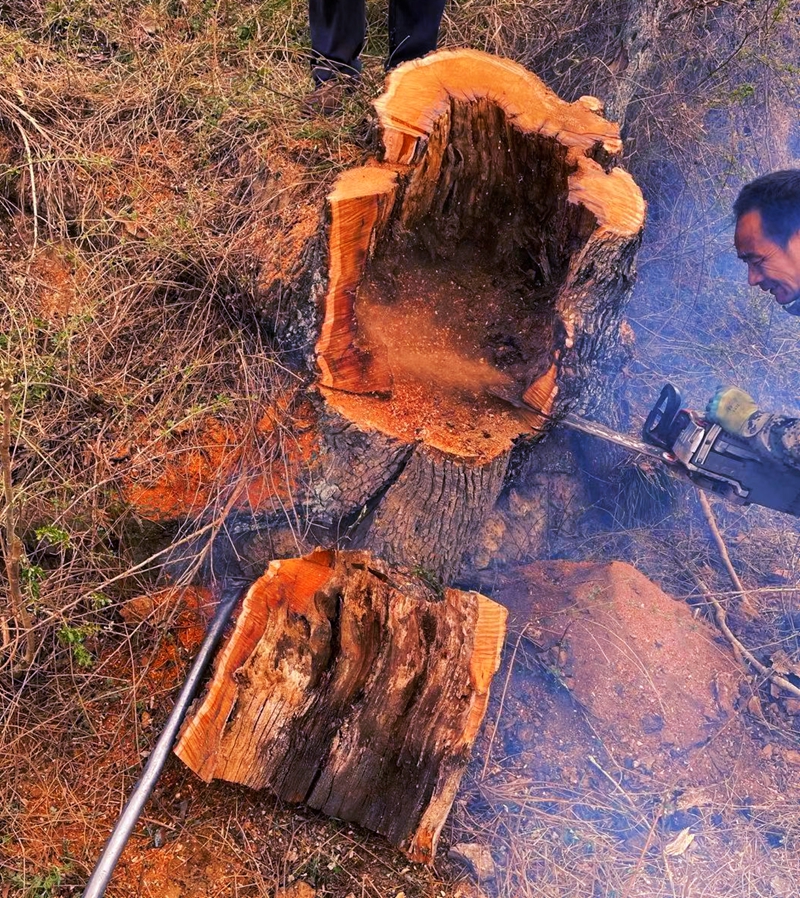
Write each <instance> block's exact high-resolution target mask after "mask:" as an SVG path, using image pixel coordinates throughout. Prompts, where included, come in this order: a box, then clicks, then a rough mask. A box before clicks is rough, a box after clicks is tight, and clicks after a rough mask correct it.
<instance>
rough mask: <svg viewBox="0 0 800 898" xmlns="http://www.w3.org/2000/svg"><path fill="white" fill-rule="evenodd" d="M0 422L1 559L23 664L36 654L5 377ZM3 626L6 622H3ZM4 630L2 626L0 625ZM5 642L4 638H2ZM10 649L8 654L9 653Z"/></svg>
mask: <svg viewBox="0 0 800 898" xmlns="http://www.w3.org/2000/svg"><path fill="white" fill-rule="evenodd" d="M0 389H1V390H2V399H1V400H0V401H1V402H2V411H3V424H2V431H0V468H2V472H3V498H4V500H5V506H6V508H5V512H6V513H5V519H4V522H3V527H4V530H5V553H4V554H5V561H6V576H7V577H8V597H9V600H10V602H11V613H12V614H13V615H14V618H15V619H16V621H17V625H18V626H19V627H20V628H21V629H22V630H23V632H24V633H25V641H26V650H25V663H26V664H31V663H33V659H34V657H35V655H36V638H35V636H34V632H33V619H32V618H31V615H30V612H29V611H28V609H27V607H26V605H25V597H24V596H23V594H22V587H21V585H20V573H19V566H20V559H21V557H22V541H21V540H20V538H19V536H18V535H17V519H16V508H15V507H14V488H13V485H12V482H11V381H10V380H9V379H8V378H6V379H5V380H4V381H3V383H2V387H0ZM6 627H7V625H6ZM3 629H4V631H5V629H6V628H3ZM4 635H5V634H4ZM4 642H5V639H4ZM13 651H14V650H13V648H12V654H13Z"/></svg>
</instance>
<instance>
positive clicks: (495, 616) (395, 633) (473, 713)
mask: <svg viewBox="0 0 800 898" xmlns="http://www.w3.org/2000/svg"><path fill="white" fill-rule="evenodd" d="M504 635H505V610H504V609H502V608H501V607H500V606H499V605H496V604H495V603H494V602H491V601H490V600H489V599H486V598H484V597H483V596H480V595H478V594H477V593H464V592H459V591H457V590H452V589H441V588H439V587H436V586H435V584H432V583H430V582H426V580H425V578H424V576H423V577H419V576H417V577H414V576H409V575H403V574H401V573H400V572H398V571H395V570H392V569H391V568H389V567H388V566H387V565H385V564H382V563H381V562H379V561H378V560H377V559H375V558H374V557H372V556H370V555H369V554H367V553H333V552H325V551H317V552H315V553H313V554H312V555H309V556H305V557H304V558H297V559H288V560H285V561H282V562H272V564H271V565H270V568H269V570H268V571H267V573H266V574H265V576H264V577H262V578H261V580H259V581H258V582H257V583H256V584H255V585H254V586H253V587H252V588H251V589H250V591H249V593H248V595H247V597H246V599H245V602H244V607H243V609H242V612H241V614H240V616H239V619H238V621H237V624H236V628H235V630H234V632H233V634H232V635H231V638H230V640H229V641H228V643H227V645H226V646H225V648H224V650H223V651H222V652H221V654H220V657H219V660H218V663H217V666H216V670H215V673H214V677H213V680H212V682H211V684H210V686H209V688H208V692H207V694H206V695H205V697H204V699H203V700H202V702H201V703H200V705H199V707H198V708H197V710H196V711H195V713H194V715H193V716H192V718H191V719H190V720H189V721H188V723H187V724H186V725H185V727H184V730H183V732H182V734H181V737H180V740H179V743H178V745H177V747H176V752H177V754H178V755H179V756H180V757H181V758H182V760H183V761H184V762H185V763H187V764H188V765H189V766H190V767H191V768H192V769H193V770H194V771H195V772H196V773H198V774H199V775H200V776H201V777H202V778H203V779H205V780H206V781H210V780H212V779H215V778H221V779H226V780H230V781H233V782H238V783H243V784H245V785H248V786H251V787H253V788H264V787H267V788H269V789H271V790H272V791H273V792H274V793H275V794H276V795H278V796H279V797H280V798H282V799H284V800H286V801H291V802H304V803H305V804H307V805H308V806H309V807H312V808H315V809H318V810H320V811H323V812H324V813H326V814H329V815H331V816H335V817H339V818H341V819H344V820H349V821H352V822H355V823H358V824H360V825H362V826H366V827H368V828H369V829H371V830H373V831H375V832H378V833H382V834H383V835H385V836H386V837H387V838H388V839H389V840H390V841H391V842H393V843H394V844H396V845H398V846H399V847H401V848H402V849H403V850H404V851H406V852H407V853H408V854H409V855H410V856H411V857H413V858H414V859H416V860H422V861H430V860H432V858H433V854H434V852H435V849H436V842H437V839H438V836H439V833H440V832H441V827H442V825H443V823H444V820H445V818H446V816H447V813H448V811H449V809H450V805H451V803H452V801H453V798H454V795H455V790H456V788H457V786H458V782H459V780H460V777H461V774H462V773H463V771H464V769H465V766H466V764H467V761H468V758H469V753H470V748H471V746H472V743H473V741H474V739H475V736H476V735H477V730H478V727H479V725H480V723H481V721H482V719H483V715H484V712H485V708H486V703H487V700H488V689H489V683H490V681H491V679H492V676H493V675H494V673H495V671H496V669H497V667H498V664H499V656H500V649H501V646H502V643H503V638H504Z"/></svg>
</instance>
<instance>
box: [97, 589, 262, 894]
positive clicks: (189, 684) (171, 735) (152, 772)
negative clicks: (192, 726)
mask: <svg viewBox="0 0 800 898" xmlns="http://www.w3.org/2000/svg"><path fill="white" fill-rule="evenodd" d="M247 586H249V583H248V584H246V585H242V583H241V581H239V582H235V583H229V584H226V586H225V588H224V589H223V590H222V596H221V598H220V603H219V606H218V608H217V611H216V613H215V615H214V618H213V620H212V621H211V623H210V624H209V627H208V631H207V632H206V638H205V639H204V640H203V644H202V645H201V646H200V650H199V651H198V653H197V657H196V658H195V659H194V664H193V665H192V668H191V670H190V671H189V675H188V677H187V678H186V682H185V683H184V684H183V689H181V693H180V695H179V696H178V700H177V701H176V702H175V707H174V708H173V709H172V713H171V714H170V715H169V717H168V718H167V722H166V724H165V725H164V729H163V731H162V733H161V735H160V736H159V737H158V741H157V742H156V744H155V748H154V749H153V750H152V751H151V752H150V757H149V758H148V759H147V763H146V764H145V766H144V770H143V771H142V775H141V776H140V777H139V781H138V782H137V784H136V786H135V788H134V790H133V792H132V793H131V797H130V798H129V799H128V802H127V804H126V805H125V807H124V808H123V810H122V814H120V817H119V820H117V823H116V825H115V826H114V829H113V830H112V831H111V835H110V836H109V838H108V841H107V842H106V845H105V848H104V849H103V852H102V854H101V855H100V858H99V860H98V861H97V864H96V866H95V868H94V871H93V872H92V875H91V876H90V877H89V881H88V882H87V883H86V888H85V889H84V890H83V898H101V896H102V895H104V894H105V891H106V886H107V885H108V883H109V880H110V879H111V876H112V874H113V873H114V868H115V867H116V865H117V861H118V860H119V858H120V855H121V854H122V851H123V849H124V848H125V845H126V844H127V842H128V839H129V838H130V835H131V833H132V832H133V828H134V826H136V821H137V820H138V819H139V815H140V814H141V813H142V808H143V807H144V805H145V802H146V801H147V799H148V798H149V797H150V793H151V792H152V791H153V787H154V786H155V784H156V782H157V781H158V778H159V776H160V775H161V770H162V768H163V767H164V764H165V763H166V760H167V758H168V757H169V753H170V751H171V749H172V746H173V744H174V742H175V738H176V737H177V735H178V730H179V729H180V726H181V724H182V723H183V718H184V716H185V715H186V711H187V710H188V708H189V705H190V704H191V703H192V699H193V698H194V696H195V693H196V692H197V689H198V686H199V685H200V680H201V679H202V677H203V674H204V673H205V670H206V667H207V666H208V663H209V661H210V660H211V658H212V657H213V656H214V652H215V651H216V649H217V645H218V644H219V641H220V639H221V637H222V634H223V631H224V630H225V625H226V624H227V623H228V620H229V619H230V616H231V614H232V613H233V609H234V608H235V607H236V605H237V603H238V601H239V598H240V596H241V595H242V593H243V592H244V591H245V589H246V588H247Z"/></svg>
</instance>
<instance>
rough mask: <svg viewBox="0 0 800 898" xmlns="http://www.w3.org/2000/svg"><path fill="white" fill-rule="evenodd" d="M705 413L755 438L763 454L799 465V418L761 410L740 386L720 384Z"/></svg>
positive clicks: (723, 425) (725, 426) (730, 430)
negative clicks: (722, 385) (723, 385)
mask: <svg viewBox="0 0 800 898" xmlns="http://www.w3.org/2000/svg"><path fill="white" fill-rule="evenodd" d="M706 417H707V418H708V420H709V421H713V422H715V423H717V424H719V426H720V427H721V428H722V429H723V430H725V431H727V432H728V433H732V434H735V435H736V436H740V437H743V438H744V439H746V440H748V441H749V442H752V443H753V445H754V446H756V447H757V449H758V451H759V452H760V453H762V454H763V455H766V456H769V457H770V458H773V459H775V460H777V461H780V462H782V463H783V464H785V465H790V466H791V467H793V468H800V418H792V417H790V416H788V415H776V414H770V413H768V412H762V411H761V409H759V408H758V406H757V405H756V403H755V400H754V399H753V397H752V396H750V395H749V394H748V393H745V392H744V390H740V389H738V387H720V388H719V389H718V390H717V392H716V393H715V394H714V396H713V397H712V398H711V400H710V402H709V403H708V406H707V407H706Z"/></svg>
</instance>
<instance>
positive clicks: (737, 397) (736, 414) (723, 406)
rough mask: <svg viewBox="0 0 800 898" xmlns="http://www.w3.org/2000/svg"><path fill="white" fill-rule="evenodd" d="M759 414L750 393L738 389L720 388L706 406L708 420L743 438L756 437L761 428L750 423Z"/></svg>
mask: <svg viewBox="0 0 800 898" xmlns="http://www.w3.org/2000/svg"><path fill="white" fill-rule="evenodd" d="M757 413H758V406H757V405H756V403H755V400H754V399H753V397H752V396H750V394H749V393H745V391H744V390H740V389H739V388H738V387H719V388H718V389H717V392H716V393H715V394H714V395H713V396H712V397H711V400H710V401H709V403H708V405H707V406H706V418H707V419H708V420H709V421H713V422H715V423H716V424H719V426H720V427H721V428H722V429H723V430H726V431H727V432H728V433H733V434H737V435H738V436H741V437H749V436H754V434H755V433H756V432H757V431H758V429H760V428H754V427H753V426H752V424H751V425H750V426H748V422H749V421H750V419H751V418H752V417H753V415H755V414H757Z"/></svg>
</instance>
